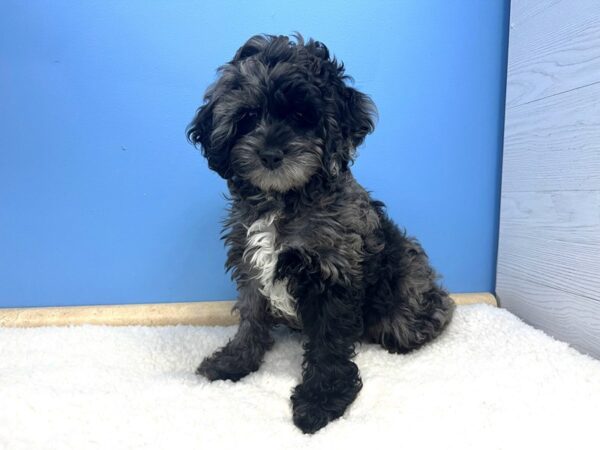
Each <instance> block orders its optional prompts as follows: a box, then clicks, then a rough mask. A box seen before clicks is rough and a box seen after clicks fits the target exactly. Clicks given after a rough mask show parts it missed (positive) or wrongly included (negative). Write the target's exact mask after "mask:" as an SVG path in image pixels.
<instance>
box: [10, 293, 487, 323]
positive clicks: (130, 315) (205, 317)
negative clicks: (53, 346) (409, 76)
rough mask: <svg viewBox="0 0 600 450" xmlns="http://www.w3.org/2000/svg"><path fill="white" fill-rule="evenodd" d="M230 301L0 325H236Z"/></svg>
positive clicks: (459, 299) (66, 312) (113, 309)
mask: <svg viewBox="0 0 600 450" xmlns="http://www.w3.org/2000/svg"><path fill="white" fill-rule="evenodd" d="M451 296H452V298H453V299H454V301H455V302H456V304H458V305H469V304H472V303H487V304H489V305H493V306H497V303H496V298H495V297H494V295H493V294H490V293H488V292H478V293H469V294H451ZM232 306H233V302H232V301H220V302H189V303H157V304H141V305H106V306H64V307H45V308H4V309H0V327H47V326H70V325H83V324H89V325H112V326H123V325H146V326H158V325H221V326H226V325H235V324H236V323H237V322H238V317H237V315H235V314H232V313H231V308H232Z"/></svg>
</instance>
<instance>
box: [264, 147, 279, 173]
mask: <svg viewBox="0 0 600 450" xmlns="http://www.w3.org/2000/svg"><path fill="white" fill-rule="evenodd" d="M260 160H261V162H262V163H263V165H264V166H265V167H266V168H267V169H271V170H272V169H277V168H278V167H279V166H281V163H282V162H283V152H282V151H281V150H272V149H268V150H264V151H262V152H260Z"/></svg>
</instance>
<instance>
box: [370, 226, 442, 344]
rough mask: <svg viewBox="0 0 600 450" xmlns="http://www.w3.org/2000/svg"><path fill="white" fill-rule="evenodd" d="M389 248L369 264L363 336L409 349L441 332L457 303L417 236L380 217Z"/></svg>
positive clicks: (386, 246)
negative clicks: (440, 279) (439, 276)
mask: <svg viewBox="0 0 600 450" xmlns="http://www.w3.org/2000/svg"><path fill="white" fill-rule="evenodd" d="M381 225H382V230H381V231H382V235H383V238H384V239H385V244H386V245H385V248H384V249H383V251H382V252H381V253H380V254H378V256H377V258H376V259H374V260H373V261H372V263H371V266H370V268H369V272H368V273H369V274H370V275H371V278H370V286H369V288H368V289H367V292H366V301H365V303H364V305H365V306H364V309H365V314H364V316H365V332H364V334H363V339H364V340H367V341H370V342H377V343H379V344H381V345H382V346H383V347H384V348H385V349H387V350H389V351H390V352H392V353H406V352H409V351H411V350H414V349H416V348H418V347H420V346H422V345H423V344H425V343H426V342H429V341H431V340H432V339H434V338H435V337H437V336H438V335H439V334H440V333H441V332H442V331H443V330H444V328H445V327H446V325H447V324H448V323H449V322H450V319H451V318H452V313H453V311H454V302H453V301H452V299H451V298H450V297H449V295H448V293H447V292H446V291H445V290H444V289H442V288H441V287H440V286H439V284H438V283H437V281H436V279H437V275H436V273H435V271H434V269H433V268H432V267H431V265H430V264H429V259H428V258H427V255H426V253H425V251H424V250H423V248H422V247H421V245H420V244H419V243H418V242H417V240H415V239H413V238H410V237H407V236H406V234H404V233H403V232H401V231H400V230H399V229H398V228H397V227H396V226H395V224H394V223H393V222H392V221H391V220H390V219H388V218H387V217H386V216H384V215H382V216H381Z"/></svg>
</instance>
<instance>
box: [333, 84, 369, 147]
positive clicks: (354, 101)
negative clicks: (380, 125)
mask: <svg viewBox="0 0 600 450" xmlns="http://www.w3.org/2000/svg"><path fill="white" fill-rule="evenodd" d="M343 98H344V103H343V105H344V106H343V109H342V116H343V119H342V122H341V128H342V134H343V135H344V138H345V139H347V140H348V142H349V143H350V146H351V150H354V149H356V147H358V146H359V145H361V144H362V143H363V141H364V140H365V137H366V136H367V134H369V133H372V132H373V130H375V118H376V117H377V108H376V107H375V103H373V101H372V100H371V99H370V98H369V96H368V95H365V94H363V93H362V92H359V91H357V90H356V89H354V88H351V87H347V86H346V87H345V89H344V93H343Z"/></svg>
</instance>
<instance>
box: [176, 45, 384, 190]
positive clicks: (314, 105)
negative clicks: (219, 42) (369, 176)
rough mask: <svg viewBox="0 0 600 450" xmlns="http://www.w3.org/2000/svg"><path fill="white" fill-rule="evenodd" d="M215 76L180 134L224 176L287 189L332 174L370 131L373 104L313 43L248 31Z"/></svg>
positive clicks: (350, 157) (265, 187) (262, 186)
mask: <svg viewBox="0 0 600 450" xmlns="http://www.w3.org/2000/svg"><path fill="white" fill-rule="evenodd" d="M218 73H219V78H218V79H217V81H216V82H215V83H214V84H213V85H212V86H210V87H209V88H208V90H207V91H206V94H205V97H204V104H203V105H202V106H201V107H200V108H199V109H198V111H197V113H196V116H195V117H194V119H193V121H192V122H191V123H190V125H189V126H188V129H187V134H188V138H189V140H190V141H191V142H192V143H193V144H195V145H197V144H200V145H201V149H202V153H203V155H204V156H206V158H207V159H208V164H209V167H210V168H211V169H213V170H215V171H216V172H217V173H218V174H219V175H221V176H222V177H223V178H225V179H232V178H235V179H236V180H237V181H238V182H242V183H250V184H251V185H253V186H255V187H257V188H259V189H260V190H263V191H276V192H287V191H289V190H292V189H297V188H301V187H302V186H304V185H305V184H306V183H307V182H308V180H310V178H311V177H313V176H314V175H316V174H321V175H324V176H326V177H336V176H338V174H339V173H340V172H342V171H345V170H347V168H348V165H349V163H350V162H351V161H352V160H353V158H354V156H355V149H356V147H357V146H359V145H360V144H361V143H362V142H363V140H364V138H365V136H366V135H367V134H368V133H370V132H371V131H373V127H374V122H373V118H374V115H375V111H376V110H375V106H374V104H373V102H372V101H371V100H370V99H369V97H367V96H366V95H365V94H362V93H361V92H358V91H357V90H355V89H354V88H352V87H349V86H347V85H346V81H347V80H348V79H349V78H350V77H348V76H346V75H344V67H343V64H339V63H337V61H336V60H335V59H334V58H331V57H330V56H329V51H328V50H327V47H325V45H323V44H322V43H320V42H318V41H314V40H312V39H310V40H309V41H308V42H304V40H303V39H302V37H301V36H299V35H297V36H296V39H295V40H291V39H289V38H288V37H286V36H264V35H259V36H254V37H252V38H250V39H249V40H248V42H246V43H245V44H244V45H243V46H242V47H241V48H240V49H239V50H238V51H237V52H236V54H235V56H234V58H233V60H232V61H231V62H229V63H228V64H226V65H224V66H222V67H221V68H219V72H218Z"/></svg>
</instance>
